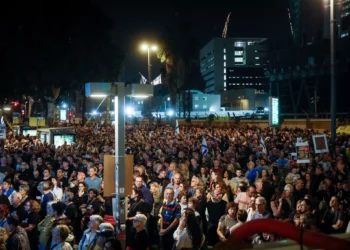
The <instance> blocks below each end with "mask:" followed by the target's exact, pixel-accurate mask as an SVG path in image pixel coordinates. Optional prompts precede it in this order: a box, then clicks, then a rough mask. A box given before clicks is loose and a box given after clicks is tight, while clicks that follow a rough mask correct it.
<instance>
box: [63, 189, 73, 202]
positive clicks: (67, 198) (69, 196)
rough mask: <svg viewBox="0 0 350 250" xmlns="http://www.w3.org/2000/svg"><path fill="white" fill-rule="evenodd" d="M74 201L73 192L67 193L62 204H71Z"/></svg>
mask: <svg viewBox="0 0 350 250" xmlns="http://www.w3.org/2000/svg"><path fill="white" fill-rule="evenodd" d="M73 201H74V194H73V193H72V192H65V193H64V194H63V197H62V202H63V203H65V204H69V203H71V202H73Z"/></svg>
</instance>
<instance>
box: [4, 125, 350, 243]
mask: <svg viewBox="0 0 350 250" xmlns="http://www.w3.org/2000/svg"><path fill="white" fill-rule="evenodd" d="M319 133H320V132H319V131H313V130H300V129H293V130H291V129H289V130H288V129H282V130H279V129H277V130H276V131H275V134H274V132H273V130H272V129H269V128H268V129H259V128H257V127H252V128H218V127H215V128H214V127H206V126H203V127H193V126H192V127H190V126H189V127H181V128H180V131H179V133H175V130H174V128H173V127H171V126H154V127H153V128H152V130H151V131H150V129H149V128H148V126H126V141H125V144H126V153H127V154H133V155H134V185H133V189H132V194H131V195H130V196H129V197H128V201H129V205H128V208H129V210H128V213H127V216H126V224H125V226H126V229H125V232H126V241H125V244H126V248H127V249H129V250H136V249H137V250H138V249H140V250H141V249H145V250H146V249H153V248H154V249H158V248H159V249H165V250H168V249H184V250H186V249H208V248H211V247H214V246H215V245H216V244H217V243H218V242H220V241H226V240H227V238H228V237H229V235H230V234H234V232H235V230H236V229H237V228H239V226H240V225H242V224H244V223H245V222H247V221H250V220H255V219H260V218H274V219H276V220H282V221H284V222H285V223H291V224H294V225H295V226H297V227H302V228H304V229H307V230H312V231H318V232H322V233H325V234H335V233H344V232H346V231H347V230H348V231H349V232H350V226H348V224H349V219H350V182H349V180H350V179H349V176H348V175H349V171H348V161H349V158H350V154H349V148H348V147H349V146H350V145H349V142H350V137H349V136H346V135H342V136H340V135H339V136H338V137H337V139H336V141H335V143H334V144H331V143H330V141H329V148H330V149H331V151H330V152H327V153H322V154H315V153H314V152H313V145H312V135H315V134H319ZM322 133H326V134H327V138H329V134H328V133H327V131H325V132H323V131H322ZM300 137H301V138H302V140H303V141H308V142H309V145H310V154H309V155H310V163H307V164H298V163H297V162H296V161H295V159H293V158H292V157H291V153H293V152H295V151H296V145H295V144H296V140H297V138H300ZM203 138H205V140H206V144H207V151H205V152H203V150H202V149H203V148H202V141H203ZM114 143H115V141H114V129H113V127H108V126H107V127H100V128H99V131H98V132H96V131H94V127H81V126H77V127H76V142H75V143H74V144H73V145H63V146H60V147H57V148H56V147H55V146H54V145H48V144H47V143H45V142H41V141H40V140H38V139H35V138H32V137H29V136H28V137H23V136H19V135H11V137H9V138H8V139H7V140H6V141H4V145H3V147H2V148H1V150H0V154H1V166H0V183H2V185H1V195H0V249H32V250H36V249H41V250H42V249H73V248H77V249H79V250H80V249H81V250H83V249H84V250H85V249H96V250H97V249H121V248H122V246H121V244H120V241H119V240H118V239H117V238H116V232H117V231H118V230H116V228H115V223H110V222H107V220H106V218H107V217H108V215H112V214H113V209H112V207H113V206H112V197H105V196H104V195H103V187H104V184H105V185H108V183H104V182H103V173H104V162H103V159H104V155H105V154H114ZM265 150H266V151H265ZM108 221H109V220H108ZM347 227H348V229H347ZM281 239H283V238H282V237H281V236H279V235H277V234H269V233H264V232H261V233H259V234H256V235H254V236H252V237H251V238H249V242H251V243H252V244H262V243H264V242H271V241H278V240H281Z"/></svg>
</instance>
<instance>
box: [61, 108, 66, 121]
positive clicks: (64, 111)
mask: <svg viewBox="0 0 350 250" xmlns="http://www.w3.org/2000/svg"><path fill="white" fill-rule="evenodd" d="M60 120H61V121H66V120H67V110H65V109H60Z"/></svg>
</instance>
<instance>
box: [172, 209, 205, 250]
mask: <svg viewBox="0 0 350 250" xmlns="http://www.w3.org/2000/svg"><path fill="white" fill-rule="evenodd" d="M173 237H174V240H175V242H176V245H175V246H176V249H200V248H201V246H202V245H203V243H204V239H205V237H204V235H203V233H202V231H201V229H200V226H199V224H198V222H197V219H196V216H195V213H194V211H193V210H192V209H190V208H186V209H185V210H184V211H183V212H182V215H181V219H180V223H179V225H178V227H177V229H176V231H175V232H174V234H173Z"/></svg>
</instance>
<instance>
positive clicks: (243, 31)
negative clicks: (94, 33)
mask: <svg viewBox="0 0 350 250" xmlns="http://www.w3.org/2000/svg"><path fill="white" fill-rule="evenodd" d="M93 1H94V2H95V4H96V5H97V6H99V7H100V8H101V9H102V10H103V11H104V12H105V13H106V14H107V15H108V16H110V17H112V18H113V20H114V23H115V25H114V30H113V37H114V39H116V40H117V41H118V43H119V45H120V46H121V47H122V49H123V50H124V52H125V54H126V62H125V74H124V76H123V77H122V80H124V81H125V80H132V79H137V80H139V75H138V72H141V73H143V74H144V75H145V76H147V55H146V54H145V53H142V52H141V51H140V50H139V46H140V44H141V43H142V42H143V41H153V42H154V43H157V36H159V35H160V34H161V32H162V30H163V28H164V27H165V26H166V25H167V24H171V23H174V22H176V20H177V19H179V18H180V19H181V20H186V21H189V22H191V23H192V24H193V27H194V32H195V35H196V36H197V37H198V38H199V40H200V42H201V44H202V45H205V44H206V43H207V42H209V41H210V39H211V38H213V37H220V36H221V34H222V31H223V28H224V25H225V21H226V17H227V15H228V13H229V12H231V13H232V14H231V18H230V23H229V27H228V33H227V36H228V37H268V38H272V39H274V38H280V39H281V38H282V39H283V37H287V36H288V32H289V31H288V17H287V6H288V5H287V3H288V2H289V1H287V0H244V1H237V0H226V1H223V0H215V1H208V2H205V1H194V0H187V1H185V0H170V1H142V2H135V1H132V0H129V1H128V0H126V1H123V2H120V1H117V0H93ZM152 64H153V70H152V75H153V78H155V77H156V76H157V75H158V74H159V69H160V67H161V65H160V63H159V60H158V59H157V58H156V55H155V54H154V56H153V59H152Z"/></svg>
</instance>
